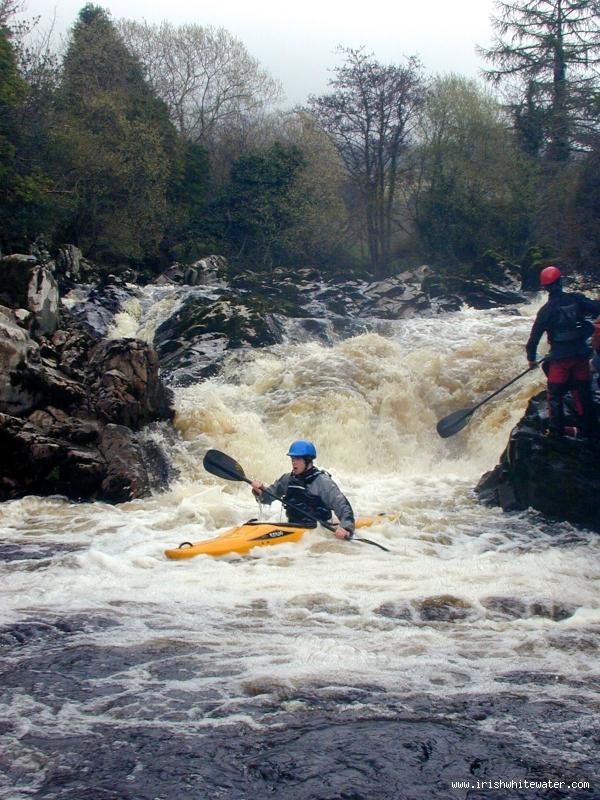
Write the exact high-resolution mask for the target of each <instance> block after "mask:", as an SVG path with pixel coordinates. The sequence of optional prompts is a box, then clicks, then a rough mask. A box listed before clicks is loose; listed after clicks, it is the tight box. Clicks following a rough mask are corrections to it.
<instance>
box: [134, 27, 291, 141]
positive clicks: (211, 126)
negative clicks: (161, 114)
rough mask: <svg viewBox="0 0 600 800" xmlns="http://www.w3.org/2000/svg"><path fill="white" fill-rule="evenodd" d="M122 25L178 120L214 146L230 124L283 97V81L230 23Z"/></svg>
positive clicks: (183, 130) (189, 133) (197, 138)
mask: <svg viewBox="0 0 600 800" xmlns="http://www.w3.org/2000/svg"><path fill="white" fill-rule="evenodd" d="M118 27H119V30H120V33H121V35H122V36H123V38H124V40H125V43H126V44H127V46H128V47H129V48H130V50H132V51H133V52H134V53H135V54H136V55H137V56H138V58H139V59H140V61H141V62H142V63H143V64H144V66H145V68H146V72H147V77H148V79H149V81H150V83H151V84H152V86H153V88H154V90H155V92H156V93H157V95H158V96H159V97H161V98H162V99H163V100H164V101H165V103H166V104H167V105H168V107H169V110H170V113H171V118H172V120H173V122H174V123H175V125H176V126H177V128H178V129H179V131H180V132H181V133H183V134H184V135H185V136H186V137H187V138H189V139H190V140H191V141H193V142H198V143H202V144H205V145H207V146H209V147H210V146H211V145H212V144H213V143H214V142H215V140H216V139H218V138H219V135H220V134H221V133H222V131H223V130H224V129H225V128H226V127H228V126H236V125H238V126H239V125H240V124H241V122H242V121H243V120H244V118H245V117H247V116H248V115H251V114H253V113H259V112H260V111H262V110H263V109H264V108H265V107H266V106H268V105H269V103H271V102H274V101H275V100H277V99H278V98H279V96H280V93H281V87H280V85H279V83H278V82H277V81H275V80H273V78H271V76H270V75H269V74H268V73H267V72H266V71H265V70H264V69H262V68H261V66H260V64H259V62H258V61H257V60H256V59H255V58H253V57H252V56H251V55H250V54H249V53H248V51H247V50H246V47H245V46H244V44H243V43H242V42H241V41H240V40H239V39H236V38H235V37H234V36H232V35H231V34H230V33H228V31H226V30H225V29H224V28H217V29H215V28H212V27H203V26H200V25H195V24H190V25H182V26H179V27H174V26H173V25H171V24H170V23H168V22H162V23H161V24H160V25H151V24H149V23H147V22H144V23H139V22H133V21H130V20H121V21H120V22H119V23H118Z"/></svg>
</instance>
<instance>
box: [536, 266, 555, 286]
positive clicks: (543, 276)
mask: <svg viewBox="0 0 600 800" xmlns="http://www.w3.org/2000/svg"><path fill="white" fill-rule="evenodd" d="M559 278H560V270H559V268H558V267H546V268H545V269H543V270H542V271H541V272H540V283H541V285H542V286H551V285H552V284H553V283H556V281H557V280H558V279H559Z"/></svg>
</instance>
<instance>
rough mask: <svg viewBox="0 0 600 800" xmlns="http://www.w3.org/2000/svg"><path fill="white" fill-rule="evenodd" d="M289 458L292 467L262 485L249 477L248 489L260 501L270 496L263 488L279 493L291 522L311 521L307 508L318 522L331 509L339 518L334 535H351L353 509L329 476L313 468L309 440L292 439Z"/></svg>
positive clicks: (269, 500)
mask: <svg viewBox="0 0 600 800" xmlns="http://www.w3.org/2000/svg"><path fill="white" fill-rule="evenodd" d="M287 454H288V456H289V457H290V458H291V459H292V471H291V472H289V473H286V474H285V475H282V476H281V478H279V480H277V481H275V483H273V484H271V486H265V485H264V483H261V482H260V481H255V480H254V481H252V491H253V492H254V494H255V496H256V498H257V500H258V501H259V502H260V503H268V504H270V503H272V502H273V499H274V498H272V497H270V496H269V495H268V494H266V493H265V492H263V489H266V490H267V491H268V492H271V494H275V495H278V496H279V497H283V499H284V500H285V501H286V502H288V503H290V505H289V506H288V505H285V504H284V505H285V510H286V513H287V518H288V521H289V522H291V523H293V524H300V525H305V524H307V523H308V524H311V525H314V520H312V519H311V518H310V517H308V516H306V515H305V513H304V512H308V513H309V514H310V515H311V516H312V517H316V518H317V519H318V520H320V521H321V522H331V512H332V511H333V512H334V513H335V515H336V516H337V518H338V520H339V525H338V527H337V528H336V529H335V531H334V534H335V536H337V538H338V539H351V538H352V536H353V535H354V512H353V511H352V506H351V505H350V503H349V502H348V500H347V498H346V497H345V496H344V495H343V494H342V492H341V491H340V489H339V487H338V485H337V484H336V483H335V482H334V481H333V479H332V478H331V476H330V475H329V474H328V473H327V472H324V471H323V470H320V469H317V467H315V465H314V463H313V462H314V459H315V458H316V457H317V449H316V447H315V446H314V444H313V443H312V442H308V441H306V440H305V439H299V440H298V441H296V442H292V444H291V445H290V449H289V450H288V453H287ZM292 506H293V507H292Z"/></svg>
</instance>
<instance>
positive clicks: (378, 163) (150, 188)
mask: <svg viewBox="0 0 600 800" xmlns="http://www.w3.org/2000/svg"><path fill="white" fill-rule="evenodd" d="M21 11H22V9H21V6H20V3H19V0H0V186H1V189H0V252H1V253H2V254H10V253H15V252H29V251H31V248H33V247H36V246H38V247H39V246H43V247H45V248H47V249H48V250H49V251H51V252H52V250H53V249H55V248H57V247H59V246H60V245H61V244H63V243H72V244H75V245H76V246H78V247H79V248H81V250H82V251H83V253H84V255H85V256H86V257H87V258H89V259H91V260H93V261H94V262H95V263H97V264H99V265H100V267H101V269H102V270H107V271H110V272H113V273H118V272H119V271H126V270H128V271H133V272H135V274H136V276H137V277H138V279H148V280H149V279H151V278H152V277H153V276H154V275H156V274H158V273H160V272H161V271H163V270H164V269H166V268H167V267H168V266H169V265H170V264H172V263H174V262H192V261H195V260H197V259H199V258H202V257H204V256H206V255H208V254H212V253H218V254H222V255H225V256H226V257H227V259H228V261H229V263H230V265H231V268H232V269H234V270H235V269H242V268H243V269H245V270H253V271H256V272H259V273H261V272H270V271H272V270H273V269H274V268H276V267H288V268H300V267H307V266H310V267H312V268H315V269H317V270H319V271H320V272H321V273H323V274H327V275H329V276H335V275H339V276H340V277H353V276H360V277H368V276H372V277H375V278H383V277H386V276H389V275H394V274H397V273H398V272H400V271H402V270H403V269H405V268H407V267H410V266H414V265H417V264H422V263H427V264H429V265H430V267H431V268H432V269H433V270H435V271H437V272H438V273H439V274H440V275H443V274H444V273H448V272H454V273H456V272H461V273H464V274H470V273H476V272H478V271H482V270H483V271H484V272H485V270H489V269H493V267H494V264H497V263H499V262H503V261H508V262H511V263H515V264H518V265H520V266H521V268H522V269H523V271H525V272H526V271H527V270H528V269H529V270H531V274H534V271H535V270H536V269H537V267H538V266H539V265H540V264H541V263H550V262H553V263H558V264H565V265H568V266H569V268H570V269H572V270H577V271H580V272H583V273H585V274H588V275H590V276H592V277H598V276H600V267H599V255H600V168H599V167H600V114H599V112H600V78H599V76H598V66H599V65H600V2H599V1H598V0H516V1H515V2H502V0H498V2H497V3H496V6H495V11H494V15H493V17H492V19H491V20H490V25H491V26H492V29H493V32H494V37H493V40H492V44H491V45H490V47H489V49H487V50H483V49H482V50H480V53H479V54H480V57H481V65H482V69H481V79H480V80H473V79H468V78H466V77H464V76H461V75H459V74H455V73H449V74H442V75H431V74H428V72H427V68H426V65H423V64H422V63H420V61H419V59H418V58H417V57H408V58H405V57H403V58H402V59H400V60H399V61H398V63H391V64H387V63H381V62H380V61H378V59H377V56H376V54H373V53H368V52H366V51H365V50H364V49H361V48H352V47H341V48H340V53H341V56H342V59H341V62H340V66H338V67H336V68H335V69H333V70H332V77H331V79H330V83H329V87H328V91H327V92H326V93H325V94H323V95H320V96H311V97H309V98H308V99H307V101H306V104H305V105H304V106H302V107H300V106H298V107H295V108H291V109H289V108H288V109H285V108H282V105H281V97H282V88H281V86H280V84H279V82H278V81H277V79H276V78H275V77H273V76H271V75H269V74H268V73H267V71H266V70H264V69H263V68H262V66H261V65H260V63H259V62H258V61H257V60H256V59H255V58H254V57H253V56H252V55H251V54H250V53H249V52H248V50H247V49H246V47H245V45H244V44H243V42H241V41H239V40H238V39H236V38H235V37H233V36H232V35H231V34H230V33H229V32H228V31H227V30H225V29H222V28H221V29H215V28H211V27H208V26H203V25H201V24H199V23H189V24H187V25H182V26H174V25H172V24H170V23H169V22H168V21H164V22H163V23H161V24H159V25H157V24H150V23H146V22H143V23H140V22H138V21H132V20H124V19H121V20H115V19H113V18H112V17H111V15H110V13H109V12H108V11H107V10H105V9H103V8H102V7H100V6H96V5H92V4H88V5H86V6H84V7H83V8H82V9H81V11H80V12H79V14H78V17H77V19H76V20H75V22H74V24H73V26H72V28H71V29H70V31H69V34H68V37H67V40H66V41H65V43H64V46H63V47H62V48H61V50H60V52H58V51H57V50H56V49H54V48H53V47H52V46H51V44H50V41H49V38H44V37H40V36H38V37H37V38H36V37H35V36H34V35H33V34H34V33H35V29H36V28H39V27H40V26H41V25H42V22H43V21H40V20H31V21H29V22H22V21H21V22H18V21H17V20H20V19H21V18H22V14H21V13H19V12H21ZM404 46H406V43H405V45H404Z"/></svg>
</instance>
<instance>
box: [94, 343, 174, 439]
mask: <svg viewBox="0 0 600 800" xmlns="http://www.w3.org/2000/svg"><path fill="white" fill-rule="evenodd" d="M89 373H90V378H91V380H90V389H91V393H92V395H93V397H94V400H93V405H94V410H95V412H96V414H98V415H99V416H100V419H102V420H103V421H105V422H112V423H116V424H121V425H127V426H128V427H130V428H132V429H133V430H138V429H139V428H140V427H141V426H142V425H144V424H146V423H148V422H151V421H153V420H156V419H170V418H171V416H172V411H171V406H172V394H171V392H170V390H168V389H166V387H165V386H164V384H163V383H162V381H161V380H160V378H159V373H158V357H157V355H156V353H155V351H154V350H153V349H152V348H150V347H149V346H148V345H147V344H146V343H145V342H141V341H138V340H137V339H113V340H110V341H106V340H104V341H101V342H99V343H98V344H96V345H95V346H94V347H93V348H92V350H91V352H90V354H89Z"/></svg>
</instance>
